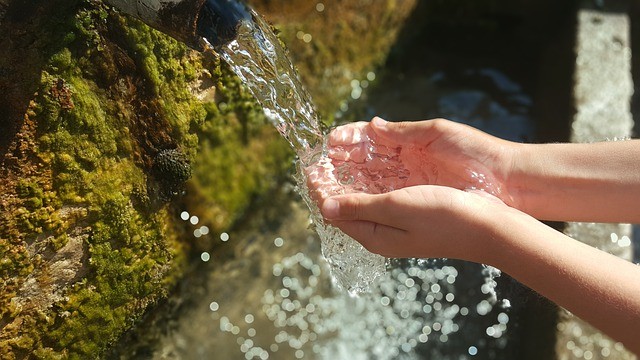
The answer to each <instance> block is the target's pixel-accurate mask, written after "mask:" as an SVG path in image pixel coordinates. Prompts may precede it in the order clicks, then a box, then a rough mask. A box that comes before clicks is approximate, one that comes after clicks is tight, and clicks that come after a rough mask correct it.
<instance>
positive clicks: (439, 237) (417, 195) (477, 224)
mask: <svg viewBox="0 0 640 360" xmlns="http://www.w3.org/2000/svg"><path fill="white" fill-rule="evenodd" d="M321 212H322V215H323V216H324V217H325V219H327V220H328V221H329V222H330V223H331V224H332V225H334V226H337V227H339V228H340V229H341V230H342V231H344V232H345V233H346V234H347V235H349V236H351V237H352V238H354V239H356V240H358V241H359V242H360V243H361V244H362V245H363V246H364V247H365V248H366V249H367V250H369V251H371V252H373V253H377V254H380V255H384V256H387V257H444V258H456V259H465V260H470V261H476V262H487V260H488V251H490V249H491V248H492V247H493V246H495V245H496V244H491V243H490V242H491V241H493V236H491V234H492V231H493V230H495V227H496V226H500V224H499V219H500V218H501V216H502V215H504V214H507V213H512V212H517V210H515V209H512V208H510V207H508V206H507V205H505V204H504V203H503V202H502V201H500V200H499V199H498V198H496V197H494V196H492V195H490V194H487V193H486V192H482V191H462V190H458V189H454V188H450V187H444V186H434V185H420V186H411V187H407V188H403V189H400V190H394V191H391V192H388V193H384V194H363V193H352V194H343V195H336V196H332V197H329V198H328V199H326V200H325V201H323V202H322V203H321Z"/></svg>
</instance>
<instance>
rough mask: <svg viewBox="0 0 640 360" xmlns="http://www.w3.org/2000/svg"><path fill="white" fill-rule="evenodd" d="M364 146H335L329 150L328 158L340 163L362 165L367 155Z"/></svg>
mask: <svg viewBox="0 0 640 360" xmlns="http://www.w3.org/2000/svg"><path fill="white" fill-rule="evenodd" d="M367 150H368V148H367V146H366V144H356V145H350V146H337V147H331V148H329V152H328V155H329V158H331V159H334V160H340V161H352V162H357V163H363V162H364V161H365V160H366V158H367V155H368V151H367Z"/></svg>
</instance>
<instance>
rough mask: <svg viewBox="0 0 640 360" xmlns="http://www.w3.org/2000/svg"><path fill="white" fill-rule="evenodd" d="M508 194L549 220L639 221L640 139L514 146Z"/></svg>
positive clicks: (516, 203)
mask: <svg viewBox="0 0 640 360" xmlns="http://www.w3.org/2000/svg"><path fill="white" fill-rule="evenodd" d="M514 148H515V149H514V155H513V163H512V170H511V171H510V173H509V175H508V179H507V183H508V185H507V186H508V188H509V193H510V194H511V196H512V198H513V199H514V200H515V203H514V204H513V205H514V206H515V207H517V208H518V209H520V210H522V211H524V212H526V213H528V214H530V215H532V216H534V217H536V218H538V219H545V220H562V221H592V222H627V223H640V140H627V141H615V142H601V143H593V144H528V145H521V144H518V145H514Z"/></svg>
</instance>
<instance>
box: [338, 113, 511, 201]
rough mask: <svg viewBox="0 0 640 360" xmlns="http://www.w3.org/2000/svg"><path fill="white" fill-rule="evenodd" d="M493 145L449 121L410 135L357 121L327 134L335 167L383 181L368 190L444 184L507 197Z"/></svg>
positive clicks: (364, 179) (358, 176)
mask: <svg viewBox="0 0 640 360" xmlns="http://www.w3.org/2000/svg"><path fill="white" fill-rule="evenodd" d="M497 147H498V146H497V144H496V141H495V138H493V137H491V136H488V135H486V134H483V133H480V132H478V131H476V130H473V129H472V128H469V127H467V126H464V125H460V124H454V123H451V122H444V123H443V122H441V123H440V125H438V126H436V127H433V126H432V127H431V128H430V129H429V131H423V132H422V133H420V131H417V132H416V133H413V134H412V135H411V136H410V137H407V136H380V135H379V134H377V133H376V131H375V129H374V128H373V127H372V126H371V125H370V124H369V123H364V122H361V123H355V124H350V125H347V126H344V127H341V128H338V129H337V130H335V131H334V132H333V133H332V134H331V138H330V149H331V151H330V156H331V157H332V158H333V162H334V165H335V166H336V168H338V169H340V168H341V167H344V166H345V165H347V166H348V167H349V168H352V169H354V171H352V173H354V174H356V180H358V179H361V180H360V181H361V182H366V181H367V178H369V180H373V181H374V182H377V183H380V182H381V181H382V183H383V184H384V185H387V186H384V188H383V189H380V191H367V192H373V193H377V192H386V191H391V190H394V189H399V188H403V187H407V186H414V185H442V186H449V187H454V188H457V189H479V190H484V191H486V192H488V193H491V194H493V195H496V196H498V197H500V198H502V199H503V200H507V199H505V197H507V195H506V193H505V191H504V185H505V180H504V176H502V175H501V171H499V168H500V166H501V165H502V164H500V159H499V154H501V152H500V149H498V148H497ZM356 182H357V181H356ZM359 190H365V191H366V190H367V189H359Z"/></svg>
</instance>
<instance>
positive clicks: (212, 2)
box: [104, 0, 252, 50]
mask: <svg viewBox="0 0 640 360" xmlns="http://www.w3.org/2000/svg"><path fill="white" fill-rule="evenodd" d="M104 1H105V2H106V3H108V4H110V5H112V6H114V7H115V8H116V9H118V10H120V11H122V12H123V13H126V14H128V15H131V16H134V17H136V18H138V19H140V20H142V21H143V22H144V23H146V24H147V25H149V26H151V27H153V28H155V29H157V30H160V31H161V32H163V33H165V34H167V35H169V36H171V37H173V38H175V39H177V40H179V41H182V42H184V43H185V44H187V45H188V46H191V47H193V48H195V49H199V50H202V48H201V45H200V39H201V38H202V37H206V38H207V40H208V41H209V43H211V44H212V45H214V46H219V45H224V44H226V43H228V42H230V41H232V40H233V39H234V38H235V36H236V34H237V29H238V26H239V24H240V22H241V21H246V20H251V19H252V15H251V11H250V10H249V9H248V8H247V6H246V5H244V4H243V3H241V2H239V1H237V0H104Z"/></svg>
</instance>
